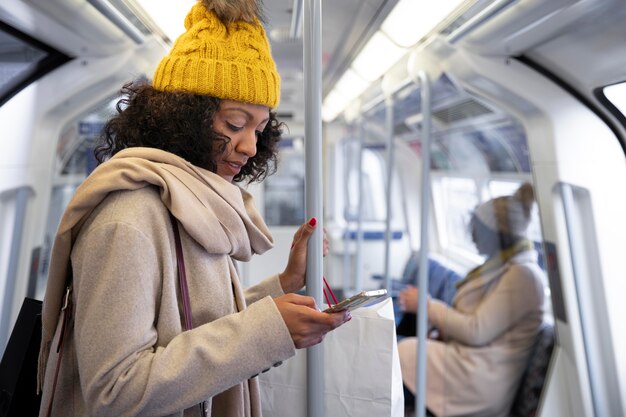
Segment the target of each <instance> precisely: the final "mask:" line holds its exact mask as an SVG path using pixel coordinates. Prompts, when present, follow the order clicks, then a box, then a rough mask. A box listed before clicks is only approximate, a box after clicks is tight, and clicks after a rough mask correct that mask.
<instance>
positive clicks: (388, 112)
mask: <svg viewBox="0 0 626 417" xmlns="http://www.w3.org/2000/svg"><path fill="white" fill-rule="evenodd" d="M385 118H386V125H387V134H388V138H387V161H386V162H387V189H386V190H385V191H386V193H385V209H386V211H387V216H386V218H385V276H384V279H385V281H384V282H385V288H386V289H387V293H389V294H391V279H390V277H389V269H390V268H389V267H390V262H391V188H392V186H393V166H392V165H393V161H394V159H395V144H394V140H393V127H394V126H393V96H391V97H387V98H386V99H385Z"/></svg>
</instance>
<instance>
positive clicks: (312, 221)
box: [309, 217, 317, 227]
mask: <svg viewBox="0 0 626 417" xmlns="http://www.w3.org/2000/svg"><path fill="white" fill-rule="evenodd" d="M316 224H317V219H316V218H315V217H311V220H309V226H311V227H313V226H315V225H316Z"/></svg>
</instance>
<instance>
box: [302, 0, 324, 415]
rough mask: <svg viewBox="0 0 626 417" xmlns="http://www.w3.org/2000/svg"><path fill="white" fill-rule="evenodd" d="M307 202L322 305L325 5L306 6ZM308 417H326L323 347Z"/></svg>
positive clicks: (312, 280) (313, 275)
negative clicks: (312, 221) (313, 222)
mask: <svg viewBox="0 0 626 417" xmlns="http://www.w3.org/2000/svg"><path fill="white" fill-rule="evenodd" d="M303 23H304V25H303V29H304V30H303V43H304V87H305V88H304V96H305V103H304V109H305V114H306V115H307V118H306V124H305V141H304V143H305V156H306V162H305V168H306V181H305V188H306V189H305V192H306V195H305V198H306V202H305V203H306V212H307V218H310V217H315V218H316V219H317V222H318V223H317V229H316V232H315V233H314V234H313V236H311V238H310V240H309V245H308V252H307V267H306V276H307V284H306V293H307V295H309V296H311V297H313V298H315V302H316V303H317V305H318V306H320V305H322V272H323V271H322V238H323V234H322V233H323V232H322V231H323V230H324V229H323V227H324V225H323V221H322V220H323V212H322V211H323V207H322V198H323V194H322V112H321V109H322V3H321V0H306V1H305V2H304V22H303ZM306 365H307V415H308V416H309V417H324V351H323V346H322V344H321V343H320V344H317V345H315V346H313V347H310V348H308V349H307V361H306Z"/></svg>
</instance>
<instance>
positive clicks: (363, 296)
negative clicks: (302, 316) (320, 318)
mask: <svg viewBox="0 0 626 417" xmlns="http://www.w3.org/2000/svg"><path fill="white" fill-rule="evenodd" d="M386 296H387V290H384V289H383V290H372V291H361V292H360V293H358V294H356V295H353V296H352V297H350V298H346V299H345V300H343V301H342V302H340V303H338V304H335V305H334V306H332V307H328V308H327V309H326V310H324V313H336V312H337V311H343V310H349V311H352V310H354V309H356V308H359V307H365V306H369V305H372V304H376V303H377V302H379V301H382V299H383V298H385V297H386Z"/></svg>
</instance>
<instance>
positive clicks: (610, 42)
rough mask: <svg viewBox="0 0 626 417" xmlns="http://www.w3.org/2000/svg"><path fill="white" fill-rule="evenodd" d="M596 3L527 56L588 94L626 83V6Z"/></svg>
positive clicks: (614, 0)
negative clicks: (619, 83)
mask: <svg viewBox="0 0 626 417" xmlns="http://www.w3.org/2000/svg"><path fill="white" fill-rule="evenodd" d="M596 3H598V4H597V6H596V7H595V8H594V9H593V10H590V11H589V12H588V13H585V14H583V15H582V16H580V18H579V19H578V20H577V21H576V22H574V23H573V24H572V25H571V26H570V27H569V28H567V29H565V30H563V31H562V34H561V35H560V36H558V37H556V38H554V39H552V40H550V41H549V42H544V43H542V44H540V45H538V46H537V47H535V48H532V49H531V50H529V51H527V52H526V53H525V55H527V56H528V57H530V58H531V59H532V60H534V61H536V62H538V63H540V64H541V65H542V66H544V67H545V68H547V69H548V70H550V71H551V72H552V73H554V74H558V75H559V77H561V78H562V79H564V80H565V81H566V82H568V83H569V84H571V85H573V86H574V87H575V88H577V89H578V90H579V91H582V92H585V93H591V92H592V91H593V89H595V88H597V87H601V86H604V85H607V84H612V83H616V82H623V81H625V80H626V50H625V48H626V42H625V40H626V25H624V21H626V4H625V3H624V2H623V1H621V0H606V1H597V2H596ZM611 51H613V52H611ZM607 56H610V57H611V58H610V59H607V58H606V57H607Z"/></svg>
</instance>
